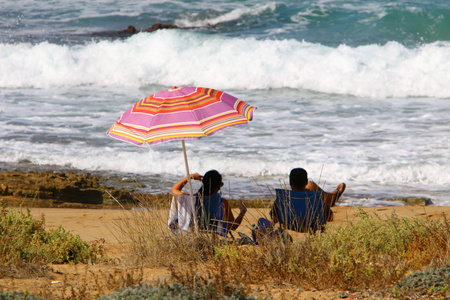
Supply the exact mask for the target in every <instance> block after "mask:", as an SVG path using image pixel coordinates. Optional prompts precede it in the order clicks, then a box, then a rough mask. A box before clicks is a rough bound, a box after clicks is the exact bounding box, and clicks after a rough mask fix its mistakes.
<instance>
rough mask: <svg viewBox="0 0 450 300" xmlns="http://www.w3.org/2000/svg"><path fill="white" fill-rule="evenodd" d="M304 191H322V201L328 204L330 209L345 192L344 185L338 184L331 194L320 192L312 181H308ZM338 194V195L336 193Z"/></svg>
mask: <svg viewBox="0 0 450 300" xmlns="http://www.w3.org/2000/svg"><path fill="white" fill-rule="evenodd" d="M305 188H306V189H308V190H310V191H314V192H316V191H322V194H323V201H324V202H325V203H326V204H328V205H329V206H330V207H332V206H334V204H335V203H336V201H337V200H338V199H339V197H340V196H341V195H342V194H343V193H344V191H345V183H340V184H339V185H338V186H337V187H336V189H335V190H334V191H332V192H331V193H328V192H325V191H324V190H322V189H321V188H320V187H319V186H318V185H317V184H316V183H315V182H314V181H309V182H308V184H307V185H306V187H305ZM338 192H339V193H338Z"/></svg>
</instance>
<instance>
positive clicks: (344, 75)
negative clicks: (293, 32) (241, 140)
mask: <svg viewBox="0 0 450 300" xmlns="http://www.w3.org/2000/svg"><path fill="white" fill-rule="evenodd" d="M448 57H450V43H448V42H436V43H432V44H425V45H423V46H420V47H418V48H414V49H409V48H406V47H404V46H402V45H400V44H398V43H396V42H391V43H388V44H386V45H368V46H360V47H349V46H345V45H341V46H339V47H337V48H332V47H326V46H322V45H319V44H311V43H306V42H298V41H295V40H279V41H275V40H256V39H253V38H247V39H239V38H223V37H218V36H209V35H203V34H198V33H192V32H186V31H183V30H163V31H158V32H154V33H151V34H148V33H141V34H138V35H135V36H133V37H131V38H129V39H126V40H123V41H119V40H117V41H114V42H110V41H102V42H92V43H88V44H86V45H82V46H70V47H69V46H65V45H55V44H51V43H48V42H43V43H40V44H37V45H31V44H1V45H0V87H2V88H23V87H34V88H50V87H73V86H82V85H99V86H109V85H118V86H143V85H146V84H159V85H163V86H168V85H174V84H176V85H200V86H212V87H216V88H222V89H240V90H251V89H267V88H286V87H289V88H293V89H306V90H311V91H317V92H324V93H330V94H333V93H334V94H344V95H354V96H359V97H371V98H380V97H381V98H388V97H442V98H445V97H450V85H449V84H448V82H450V60H448Z"/></svg>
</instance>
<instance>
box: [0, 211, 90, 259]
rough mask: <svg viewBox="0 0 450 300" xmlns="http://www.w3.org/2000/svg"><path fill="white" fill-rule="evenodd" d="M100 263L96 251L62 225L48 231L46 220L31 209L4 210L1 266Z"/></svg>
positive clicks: (0, 218) (0, 235)
mask: <svg viewBox="0 0 450 300" xmlns="http://www.w3.org/2000/svg"><path fill="white" fill-rule="evenodd" d="M96 260H97V256H96V249H95V248H93V247H90V246H89V245H88V244H87V243H86V242H84V241H83V240H82V239H81V238H80V237H79V236H78V235H73V234H71V233H70V232H68V231H66V230H64V229H63V228H62V227H61V226H60V227H58V228H57V229H51V230H49V231H46V230H45V219H44V217H42V218H41V220H36V219H34V218H33V217H32V216H31V214H30V210H29V209H28V210H27V211H26V213H24V212H23V211H22V210H18V209H11V210H9V209H5V208H1V210H0V265H23V264H28V263H37V264H48V263H58V264H61V263H74V264H76V263H80V262H82V263H88V262H95V261H96Z"/></svg>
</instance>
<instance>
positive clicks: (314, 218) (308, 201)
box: [275, 189, 326, 232]
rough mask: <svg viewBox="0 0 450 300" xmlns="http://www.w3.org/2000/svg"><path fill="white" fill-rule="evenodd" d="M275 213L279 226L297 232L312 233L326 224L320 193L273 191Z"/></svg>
mask: <svg viewBox="0 0 450 300" xmlns="http://www.w3.org/2000/svg"><path fill="white" fill-rule="evenodd" d="M275 192H276V199H275V203H276V209H277V210H276V213H277V216H278V221H279V222H280V224H282V225H284V226H285V227H286V228H287V229H290V230H294V231H298V232H314V231H316V230H318V229H321V228H322V227H323V225H324V224H325V223H326V221H325V215H324V208H323V202H322V192H321V191H317V192H311V191H309V192H297V191H290V190H284V189H275Z"/></svg>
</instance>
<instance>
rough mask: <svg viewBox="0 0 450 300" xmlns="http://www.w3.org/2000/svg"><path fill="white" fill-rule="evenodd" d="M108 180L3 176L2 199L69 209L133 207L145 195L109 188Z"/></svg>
mask: <svg viewBox="0 0 450 300" xmlns="http://www.w3.org/2000/svg"><path fill="white" fill-rule="evenodd" d="M105 182H106V179H105V178H102V177H99V176H94V175H91V174H90V173H82V172H80V173H71V172H63V171H60V172H59V171H43V172H34V171H30V172H23V171H3V172H0V196H1V197H2V199H0V200H3V201H4V202H8V203H9V204H10V205H11V204H14V203H17V202H20V203H25V204H27V205H26V206H27V207H29V206H39V207H55V206H56V207H61V206H63V207H67V206H70V204H73V205H78V206H79V205H80V204H81V205H87V206H89V205H97V206H98V205H101V206H108V207H111V206H117V207H119V206H120V205H134V204H136V203H137V202H139V200H138V199H139V197H140V196H142V194H137V193H133V192H131V191H129V190H126V189H124V188H116V187H112V186H107V185H106V184H105Z"/></svg>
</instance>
